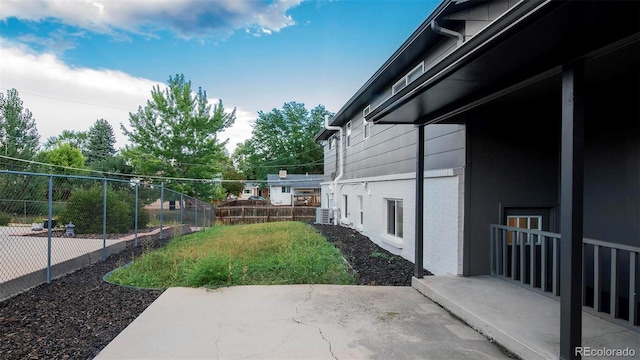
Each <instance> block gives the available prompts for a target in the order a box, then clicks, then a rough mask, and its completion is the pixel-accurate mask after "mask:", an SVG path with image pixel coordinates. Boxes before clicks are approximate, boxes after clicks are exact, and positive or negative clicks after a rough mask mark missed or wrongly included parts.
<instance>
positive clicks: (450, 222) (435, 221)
mask: <svg viewBox="0 0 640 360" xmlns="http://www.w3.org/2000/svg"><path fill="white" fill-rule="evenodd" d="M458 199H459V186H458V176H447V177H433V178H427V179H425V185H424V204H425V206H424V218H425V224H424V266H425V268H426V269H428V270H429V271H431V272H432V273H433V274H435V275H442V274H452V275H458V274H460V272H459V266H458V261H459V258H458V254H459V253H461V252H462V248H461V247H460V246H459V242H458V240H459V232H460V231H461V225H462V221H461V220H462V219H461V217H460V216H459V203H458Z"/></svg>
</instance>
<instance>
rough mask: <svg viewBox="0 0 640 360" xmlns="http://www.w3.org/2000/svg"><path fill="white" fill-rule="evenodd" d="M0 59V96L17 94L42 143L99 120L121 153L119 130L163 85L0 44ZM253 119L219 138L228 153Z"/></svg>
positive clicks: (240, 118) (243, 116) (244, 118)
mask: <svg viewBox="0 0 640 360" xmlns="http://www.w3.org/2000/svg"><path fill="white" fill-rule="evenodd" d="M0 58H2V66H1V67H0V91H2V92H5V93H6V90H7V89H11V88H15V89H17V90H18V93H19V95H20V98H21V99H22V101H23V106H24V107H26V108H28V109H29V110H30V111H31V112H32V113H33V118H34V119H35V120H36V126H37V128H38V133H39V134H40V140H41V142H44V141H45V140H46V139H47V138H48V137H50V136H56V135H59V134H60V133H61V132H62V130H76V131H86V130H88V129H89V127H91V125H92V124H93V123H94V122H95V121H96V120H97V119H100V118H103V119H105V120H107V121H108V122H109V123H110V124H111V126H112V127H113V130H114V132H115V134H116V139H117V143H116V147H123V146H124V145H125V143H126V142H127V139H126V137H125V136H124V135H123V134H122V131H121V130H120V124H121V123H122V124H124V125H125V126H128V123H129V122H128V120H129V112H135V111H137V109H138V107H139V106H144V104H145V103H146V101H147V99H149V98H150V95H151V89H152V87H153V86H155V85H158V84H161V88H164V85H163V84H162V82H159V81H153V80H149V79H144V78H138V77H133V76H131V75H129V74H126V73H124V72H121V71H113V70H94V69H88V68H73V67H69V66H68V65H66V64H64V63H63V62H62V61H60V60H59V59H58V58H57V57H56V56H55V55H53V54H36V53H33V52H32V51H31V50H30V49H29V48H27V47H25V46H24V45H18V44H14V43H11V42H9V41H7V40H5V39H3V38H0ZM223 101H224V99H223ZM225 108H226V109H232V108H233V105H230V104H225ZM253 119H255V116H252V115H251V114H250V113H249V112H247V111H244V110H242V109H237V110H236V123H235V125H234V126H233V127H232V128H230V129H227V130H226V131H225V132H224V133H223V134H221V135H220V138H221V139H222V140H224V139H226V138H227V137H229V138H230V140H229V144H228V145H227V148H228V149H229V151H233V149H234V148H235V145H236V144H237V143H238V142H242V141H244V140H246V139H247V138H249V137H250V136H251V125H250V124H251V122H252V121H253Z"/></svg>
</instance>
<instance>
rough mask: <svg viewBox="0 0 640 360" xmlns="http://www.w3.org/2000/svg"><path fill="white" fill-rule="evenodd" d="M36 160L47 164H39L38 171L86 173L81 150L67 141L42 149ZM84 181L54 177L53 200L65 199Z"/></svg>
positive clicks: (72, 173)
mask: <svg viewBox="0 0 640 360" xmlns="http://www.w3.org/2000/svg"><path fill="white" fill-rule="evenodd" d="M36 161H38V162H40V163H43V164H47V165H40V168H39V170H38V171H39V172H43V173H49V174H61V175H86V172H84V171H83V170H84V155H82V152H81V151H80V150H79V149H78V148H75V147H73V146H71V144H68V143H58V146H57V147H56V148H54V149H51V150H42V151H40V152H39V153H38V154H37V155H36ZM85 183H86V182H85V181H83V180H78V179H70V178H61V177H57V178H55V179H54V186H53V187H54V189H53V200H55V201H59V200H62V201H66V200H67V199H68V198H69V197H70V196H71V194H72V193H73V191H75V190H76V189H78V188H79V187H81V186H82V185H83V184H85Z"/></svg>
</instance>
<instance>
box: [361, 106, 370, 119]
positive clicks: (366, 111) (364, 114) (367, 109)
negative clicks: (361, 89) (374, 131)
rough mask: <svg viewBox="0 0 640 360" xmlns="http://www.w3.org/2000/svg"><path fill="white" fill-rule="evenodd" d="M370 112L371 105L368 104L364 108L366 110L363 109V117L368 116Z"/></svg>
mask: <svg viewBox="0 0 640 360" xmlns="http://www.w3.org/2000/svg"><path fill="white" fill-rule="evenodd" d="M370 112H371V105H367V107H366V108H364V110H362V117H367V115H369V113H370Z"/></svg>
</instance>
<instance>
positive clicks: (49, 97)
mask: <svg viewBox="0 0 640 360" xmlns="http://www.w3.org/2000/svg"><path fill="white" fill-rule="evenodd" d="M2 90H3V91H7V90H9V89H6V88H3V89H2ZM19 93H20V94H28V95H32V96H37V97H41V98H45V99H52V100H58V101H66V102H70V103H75V104H82V105H91V106H99V107H104V108H110V109H117V110H126V111H129V112H131V111H135V110H131V109H129V108H122V107H118V106H111V105H102V104H94V103H88V102H83V101H77V100H70V99H61V98H57V97H53V96H46V95H40V94H34V93H31V92H27V91H19Z"/></svg>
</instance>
